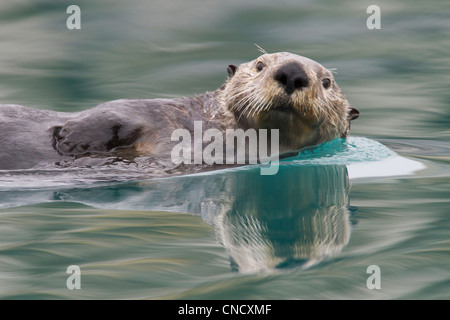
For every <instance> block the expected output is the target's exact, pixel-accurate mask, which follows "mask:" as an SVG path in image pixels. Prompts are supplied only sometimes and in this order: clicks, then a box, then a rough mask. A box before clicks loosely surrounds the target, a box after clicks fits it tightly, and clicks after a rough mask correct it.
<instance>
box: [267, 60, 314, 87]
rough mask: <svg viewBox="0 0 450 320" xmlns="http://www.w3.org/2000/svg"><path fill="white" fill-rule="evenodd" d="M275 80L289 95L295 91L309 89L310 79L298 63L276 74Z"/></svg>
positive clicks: (288, 65) (286, 66)
mask: <svg viewBox="0 0 450 320" xmlns="http://www.w3.org/2000/svg"><path fill="white" fill-rule="evenodd" d="M274 79H275V80H276V81H277V82H278V83H279V84H280V85H281V86H282V87H283V88H284V90H285V91H286V93H287V94H288V95H290V94H292V93H293V92H294V91H295V90H301V89H302V88H306V87H308V84H309V79H308V76H307V75H306V72H305V70H304V69H303V67H302V66H301V65H300V64H299V63H297V62H290V63H288V64H286V65H284V66H282V67H281V68H280V69H278V70H277V71H276V72H275V75H274Z"/></svg>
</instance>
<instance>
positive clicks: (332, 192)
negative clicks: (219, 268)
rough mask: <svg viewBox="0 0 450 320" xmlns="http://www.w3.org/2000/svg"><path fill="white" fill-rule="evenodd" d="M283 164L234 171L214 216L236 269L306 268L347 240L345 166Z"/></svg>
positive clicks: (337, 248)
mask: <svg viewBox="0 0 450 320" xmlns="http://www.w3.org/2000/svg"><path fill="white" fill-rule="evenodd" d="M283 169H284V170H282V171H281V172H279V173H278V174H277V175H276V176H274V177H260V178H258V177H257V176H256V175H252V176H251V179H248V178H249V177H250V176H248V175H241V176H236V180H235V181H234V182H235V183H233V188H232V190H233V191H232V193H233V195H235V198H234V201H233V203H232V206H231V208H226V207H223V208H222V209H223V210H222V211H221V212H220V213H219V214H217V215H216V217H215V219H214V220H213V222H214V225H215V227H216V230H217V235H218V238H219V240H220V241H221V243H222V244H223V245H224V246H225V248H226V250H227V251H228V253H229V255H230V257H231V261H232V267H233V268H234V269H238V270H239V271H241V272H260V271H269V270H273V269H276V268H284V267H291V266H302V268H307V267H309V266H311V265H314V264H316V263H318V262H319V261H321V260H323V259H325V258H328V257H331V256H333V255H335V254H337V253H339V252H340V251H341V250H342V248H343V247H344V246H345V245H346V244H347V243H348V241H349V237H350V223H349V212H348V209H347V205H348V201H347V191H348V179H347V171H346V168H345V167H344V166H305V167H301V168H299V167H296V168H292V170H290V168H289V167H283Z"/></svg>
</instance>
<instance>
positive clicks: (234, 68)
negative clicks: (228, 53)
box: [227, 64, 238, 78]
mask: <svg viewBox="0 0 450 320" xmlns="http://www.w3.org/2000/svg"><path fill="white" fill-rule="evenodd" d="M237 69H238V66H235V65H234V64H230V65H228V67H227V71H228V76H229V77H230V78H232V77H233V76H234V74H235V73H236V71H237Z"/></svg>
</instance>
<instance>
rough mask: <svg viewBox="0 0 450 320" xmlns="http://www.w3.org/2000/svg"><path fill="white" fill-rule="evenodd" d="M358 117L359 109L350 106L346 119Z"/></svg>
mask: <svg viewBox="0 0 450 320" xmlns="http://www.w3.org/2000/svg"><path fill="white" fill-rule="evenodd" d="M358 117H359V111H358V109H356V108H350V110H349V111H348V120H350V121H351V120H355V119H357V118H358Z"/></svg>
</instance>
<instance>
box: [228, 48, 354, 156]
mask: <svg viewBox="0 0 450 320" xmlns="http://www.w3.org/2000/svg"><path fill="white" fill-rule="evenodd" d="M228 73H229V78H228V81H227V83H226V85H225V88H224V92H223V100H224V101H225V105H226V107H227V109H228V110H229V111H231V112H233V113H234V115H235V117H236V119H238V122H239V123H240V124H241V125H243V126H244V127H248V128H255V129H261V128H264V129H279V130H280V146H281V147H282V148H283V149H289V150H296V149H299V148H302V147H304V146H307V145H313V144H316V143H320V142H324V141H329V140H332V139H334V138H337V137H345V136H346V135H347V132H348V130H349V128H350V120H353V119H356V118H357V117H358V115H359V112H358V111H357V110H356V109H353V108H351V107H350V106H349V103H348V101H347V99H346V98H345V96H344V95H343V93H342V91H341V90H340V88H339V87H338V85H337V84H336V82H335V80H334V77H333V74H332V73H331V71H330V70H328V69H326V68H324V67H323V66H322V65H320V64H319V63H317V62H315V61H313V60H311V59H308V58H305V57H302V56H298V55H295V54H291V53H287V52H281V53H274V54H264V55H262V56H260V57H259V58H258V59H256V60H253V61H250V62H248V63H244V64H241V65H240V66H239V67H236V66H234V65H230V66H229V67H228Z"/></svg>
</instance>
